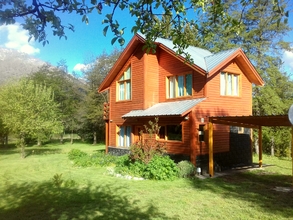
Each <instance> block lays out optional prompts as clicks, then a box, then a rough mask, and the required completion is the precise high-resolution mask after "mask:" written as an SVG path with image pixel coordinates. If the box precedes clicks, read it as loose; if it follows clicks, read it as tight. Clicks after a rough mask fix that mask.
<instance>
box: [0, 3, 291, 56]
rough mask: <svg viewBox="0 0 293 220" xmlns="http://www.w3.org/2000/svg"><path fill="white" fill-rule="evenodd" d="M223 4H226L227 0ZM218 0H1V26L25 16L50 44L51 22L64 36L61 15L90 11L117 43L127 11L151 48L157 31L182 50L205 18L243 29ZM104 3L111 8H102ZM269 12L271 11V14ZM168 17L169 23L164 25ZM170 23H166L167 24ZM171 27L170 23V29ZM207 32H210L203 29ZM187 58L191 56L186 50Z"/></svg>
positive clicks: (26, 24) (277, 7) (280, 10)
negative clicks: (187, 29) (119, 16)
mask: <svg viewBox="0 0 293 220" xmlns="http://www.w3.org/2000/svg"><path fill="white" fill-rule="evenodd" d="M254 2H256V1H250V0H241V1H239V0H238V1H237V4H238V5H239V6H240V7H241V9H240V11H242V9H245V8H246V7H250V6H253V4H254ZM270 2H272V3H273V8H272V12H273V16H272V17H277V19H278V21H279V22H280V21H281V20H282V19H283V18H285V21H287V20H288V19H287V17H288V16H289V13H288V11H285V8H284V7H283V6H282V5H281V4H280V2H282V0H270ZM224 3H225V2H224ZM224 3H223V2H222V1H220V0H190V1H187V0H156V1H154V0H149V1H145V0H138V1H131V0H124V1H120V0H102V1H97V0H91V1H90V3H88V2H87V1H84V0H52V1H45V2H44V1H39V0H31V2H30V4H27V1H24V0H15V1H11V0H8V1H0V24H12V23H14V22H15V21H16V19H17V18H23V20H22V25H23V28H24V29H26V30H28V31H29V34H30V38H31V37H34V38H35V39H36V40H39V41H40V42H43V44H44V45H45V44H46V43H48V40H47V39H46V36H47V34H46V27H47V26H51V28H52V31H53V34H54V35H55V36H58V37H65V38H66V34H65V29H69V30H72V31H73V30H74V26H73V25H72V24H69V25H68V26H66V25H64V24H63V23H62V20H61V19H60V14H61V13H73V12H74V13H76V14H78V15H80V16H82V21H84V22H85V23H88V22H89V18H88V15H89V14H90V13H98V14H103V15H104V16H105V19H104V20H103V21H102V23H103V25H105V27H104V29H103V33H104V35H106V33H107V31H108V29H110V30H111V32H112V33H113V34H114V38H113V39H112V41H111V42H112V44H113V43H114V42H115V41H118V42H119V44H120V45H123V44H124V42H125V40H124V38H123V34H124V29H125V27H122V28H121V27H120V24H119V21H117V19H116V17H117V14H121V13H123V12H124V13H125V14H126V15H128V16H129V15H130V16H131V17H133V19H134V22H135V25H134V26H133V27H132V29H131V31H132V32H133V33H136V32H141V33H142V34H145V35H146V39H147V47H148V49H155V46H154V44H153V41H154V40H155V39H156V38H157V37H158V35H159V34H162V35H166V33H168V34H169V35H170V36H172V40H173V43H174V44H175V45H176V48H177V50H178V52H179V53H183V49H184V48H186V47H187V46H188V41H187V40H186V38H185V37H184V36H185V35H184V28H185V27H186V25H188V26H189V27H190V28H191V29H193V28H194V29H196V30H197V29H199V28H200V26H199V21H201V20H202V17H203V16H204V18H205V19H206V21H207V22H209V23H210V24H213V25H217V24H218V23H219V21H220V22H222V23H224V25H225V26H222V28H223V27H225V29H226V30H229V31H230V32H231V30H233V29H234V28H236V29H239V25H240V24H241V17H240V19H239V18H237V19H235V17H232V16H230V14H229V13H227V8H226V7H225V6H226V5H225V4H224ZM103 6H107V7H105V8H103ZM270 14H271V13H270ZM166 16H167V17H168V19H167V20H168V22H167V23H166V20H165V18H166ZM166 25H167V26H166ZM168 27H171V31H170V30H169V28H168ZM205 32H206V34H209V33H210V32H209V31H208V29H206V30H205ZM186 56H187V58H188V57H189V56H188V54H186Z"/></svg>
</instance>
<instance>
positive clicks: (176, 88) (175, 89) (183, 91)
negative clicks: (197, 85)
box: [167, 74, 192, 98]
mask: <svg viewBox="0 0 293 220" xmlns="http://www.w3.org/2000/svg"><path fill="white" fill-rule="evenodd" d="M167 84H168V90H167V97H168V98H177V97H183V96H191V95H192V74H185V75H178V76H169V77H168V78H167Z"/></svg>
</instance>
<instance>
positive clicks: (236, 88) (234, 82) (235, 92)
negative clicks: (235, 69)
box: [233, 75, 239, 96]
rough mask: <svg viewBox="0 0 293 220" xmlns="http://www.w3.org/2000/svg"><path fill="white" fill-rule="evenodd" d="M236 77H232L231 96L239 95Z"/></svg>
mask: <svg viewBox="0 0 293 220" xmlns="http://www.w3.org/2000/svg"><path fill="white" fill-rule="evenodd" d="M238 77H239V76H238V75H233V95H235V96H238V95H239V88H238Z"/></svg>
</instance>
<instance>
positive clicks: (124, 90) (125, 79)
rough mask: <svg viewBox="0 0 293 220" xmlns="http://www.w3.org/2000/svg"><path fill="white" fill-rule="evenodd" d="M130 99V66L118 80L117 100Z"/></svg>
mask: <svg viewBox="0 0 293 220" xmlns="http://www.w3.org/2000/svg"><path fill="white" fill-rule="evenodd" d="M130 99H131V68H130V66H129V67H128V68H127V70H126V71H125V72H124V73H123V75H122V76H121V77H120V79H119V80H118V100H130Z"/></svg>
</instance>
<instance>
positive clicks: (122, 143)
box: [118, 126, 131, 147]
mask: <svg viewBox="0 0 293 220" xmlns="http://www.w3.org/2000/svg"><path fill="white" fill-rule="evenodd" d="M118 135H119V137H118V146H119V147H130V145H131V127H130V126H120V127H119V133H118Z"/></svg>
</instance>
